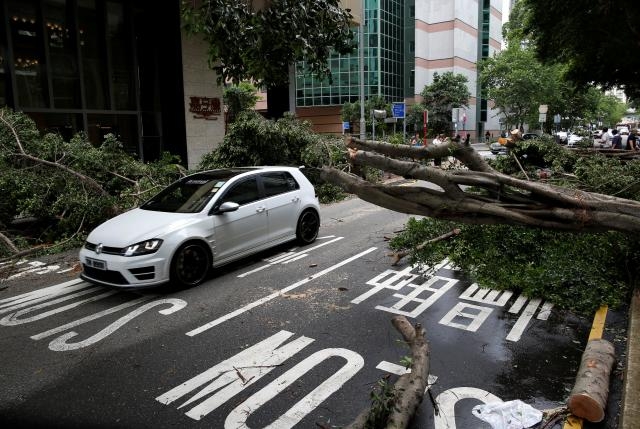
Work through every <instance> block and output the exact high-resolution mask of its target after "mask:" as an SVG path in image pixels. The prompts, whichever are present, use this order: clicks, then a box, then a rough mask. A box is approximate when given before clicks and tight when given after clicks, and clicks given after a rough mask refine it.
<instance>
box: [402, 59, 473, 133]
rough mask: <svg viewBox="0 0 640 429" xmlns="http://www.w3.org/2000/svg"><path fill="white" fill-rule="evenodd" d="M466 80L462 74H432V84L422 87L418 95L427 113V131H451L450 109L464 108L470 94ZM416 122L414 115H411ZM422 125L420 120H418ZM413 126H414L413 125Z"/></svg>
mask: <svg viewBox="0 0 640 429" xmlns="http://www.w3.org/2000/svg"><path fill="white" fill-rule="evenodd" d="M467 82H468V79H467V77H466V76H464V75H462V74H454V73H453V72H450V71H448V72H444V73H443V74H442V75H440V74H438V73H434V74H433V83H432V84H431V85H427V86H425V87H424V89H423V90H422V92H421V93H420V95H421V96H422V100H423V101H422V103H421V104H422V105H423V107H424V108H425V109H427V110H428V111H429V129H430V130H431V131H432V132H434V133H448V131H449V130H450V129H451V109H453V108H454V107H466V106H467V103H468V102H469V97H471V93H470V92H469V89H468V88H467ZM412 117H413V119H414V120H417V118H416V117H415V115H412ZM419 120H420V123H422V118H420V119H419ZM414 125H415V124H414Z"/></svg>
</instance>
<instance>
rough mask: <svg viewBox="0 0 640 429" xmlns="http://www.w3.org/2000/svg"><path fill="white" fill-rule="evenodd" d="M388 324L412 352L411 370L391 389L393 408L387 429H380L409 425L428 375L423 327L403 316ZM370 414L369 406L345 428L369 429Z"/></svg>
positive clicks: (395, 317) (427, 352) (397, 428)
mask: <svg viewBox="0 0 640 429" xmlns="http://www.w3.org/2000/svg"><path fill="white" fill-rule="evenodd" d="M391 323H392V324H393V326H394V327H395V328H396V330H397V331H398V332H400V334H402V338H404V340H405V341H406V342H407V344H408V345H409V347H410V349H411V371H410V372H407V373H405V374H403V375H401V376H400V378H399V379H398V381H396V383H395V385H394V386H393V389H394V401H393V407H392V410H391V412H390V414H389V417H388V418H387V424H386V426H384V427H382V428H379V429H403V428H406V427H408V426H409V423H410V421H411V419H412V418H413V416H414V414H415V412H416V410H417V409H418V406H419V405H420V403H421V402H422V398H423V397H424V392H425V390H426V388H427V382H428V381H427V377H428V375H429V344H428V343H427V341H426V339H425V331H424V328H422V326H421V325H420V324H416V325H415V327H414V326H412V325H411V323H409V321H408V320H407V318H406V317H404V316H394V317H393V318H392V319H391ZM370 412H371V407H368V408H366V409H365V410H363V411H362V412H361V413H360V414H359V415H358V417H356V419H355V420H354V421H353V423H351V424H350V425H348V426H345V429H365V428H371V426H368V425H367V424H368V420H369V414H370Z"/></svg>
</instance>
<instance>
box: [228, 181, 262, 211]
mask: <svg viewBox="0 0 640 429" xmlns="http://www.w3.org/2000/svg"><path fill="white" fill-rule="evenodd" d="M259 199H260V192H259V191H258V181H257V179H256V178H255V177H252V178H249V179H246V180H243V181H242V182H240V183H236V184H235V185H233V186H232V187H231V189H229V190H228V191H227V192H226V193H225V195H224V197H223V198H222V201H221V203H226V202H228V201H231V202H234V203H238V204H240V205H243V204H249V203H252V202H254V201H257V200H259Z"/></svg>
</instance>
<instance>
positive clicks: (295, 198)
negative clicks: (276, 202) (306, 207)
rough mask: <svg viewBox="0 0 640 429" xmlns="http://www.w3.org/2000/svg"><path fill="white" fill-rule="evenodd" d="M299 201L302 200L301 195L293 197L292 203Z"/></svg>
mask: <svg viewBox="0 0 640 429" xmlns="http://www.w3.org/2000/svg"><path fill="white" fill-rule="evenodd" d="M298 201H300V197H294V198H291V202H292V203H297V202H298Z"/></svg>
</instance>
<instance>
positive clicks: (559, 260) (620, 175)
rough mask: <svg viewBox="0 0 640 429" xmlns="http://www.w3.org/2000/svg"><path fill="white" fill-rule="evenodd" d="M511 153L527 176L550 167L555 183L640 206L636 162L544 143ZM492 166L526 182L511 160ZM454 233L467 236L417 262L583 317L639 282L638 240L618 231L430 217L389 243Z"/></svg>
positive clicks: (437, 245)
mask: <svg viewBox="0 0 640 429" xmlns="http://www.w3.org/2000/svg"><path fill="white" fill-rule="evenodd" d="M512 152H513V154H514V155H515V156H517V158H518V159H519V160H520V163H521V164H522V166H523V168H524V169H525V171H526V172H527V174H528V175H529V177H533V178H537V174H538V172H539V171H541V170H542V169H545V170H546V171H548V172H549V173H550V178H549V179H548V182H549V183H553V184H555V185H560V186H563V187H569V188H576V189H582V190H587V191H591V192H598V193H602V194H607V195H616V196H618V197H621V198H626V199H632V200H636V201H640V180H639V179H638V177H640V162H638V161H632V162H625V161H620V160H618V159H615V158H606V157H604V156H598V155H595V156H588V157H581V156H579V155H577V154H576V153H575V152H573V151H569V150H566V149H565V148H564V147H562V146H560V145H558V144H556V143H554V142H553V141H552V140H551V139H545V138H541V139H536V140H526V141H521V142H519V143H518V144H517V145H516V147H515V148H514V149H512ZM493 165H494V168H497V169H499V170H500V171H502V172H504V173H506V174H510V175H514V176H520V177H521V178H524V175H523V174H522V172H521V171H520V167H519V166H518V164H517V163H516V161H515V159H514V158H513V157H512V156H504V157H498V159H497V160H496V161H495V162H494V163H493ZM585 215H586V216H588V213H585ZM454 228H460V230H461V233H460V234H458V235H457V236H456V237H455V238H453V239H449V240H442V241H437V242H434V243H432V244H430V245H429V246H426V247H425V248H424V249H422V250H421V251H415V250H414V251H413V252H412V253H411V259H412V261H414V262H420V263H424V264H427V265H431V266H433V265H435V264H436V263H438V262H440V261H441V260H442V259H444V258H445V257H448V258H449V260H450V261H452V262H453V263H454V264H455V265H457V266H459V267H460V268H461V269H462V270H463V271H464V272H465V274H467V275H468V276H469V277H470V278H471V279H472V280H473V281H475V282H478V283H479V284H480V285H482V287H487V288H493V289H499V290H502V289H509V290H512V291H515V292H517V293H519V292H522V293H524V294H525V295H527V296H529V297H544V298H545V299H547V300H549V301H551V302H554V303H555V304H556V305H558V306H560V307H562V308H568V309H572V310H575V311H577V312H580V313H584V314H588V313H590V312H592V311H593V310H594V309H596V308H597V307H598V306H600V305H601V304H608V305H609V306H612V307H615V306H617V305H619V304H620V303H622V302H625V301H626V300H627V298H628V294H629V292H630V289H631V288H633V287H634V285H636V284H637V282H638V278H639V276H640V240H638V237H634V236H629V235H626V234H620V233H616V232H606V233H600V234H595V233H589V234H586V233H571V232H558V231H548V230H543V229H535V228H525V227H516V226H510V225H467V224H458V223H454V222H450V221H441V220H435V219H430V218H425V219H421V220H416V219H411V220H410V221H409V222H408V223H407V226H406V229H405V231H404V232H403V233H402V234H400V235H398V236H397V237H395V238H394V239H393V240H392V241H391V243H390V245H391V247H392V248H394V249H415V247H416V246H417V245H418V244H420V243H423V242H424V241H426V240H428V239H431V238H434V237H438V236H440V235H442V234H444V233H446V232H449V231H451V230H452V229H454Z"/></svg>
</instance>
